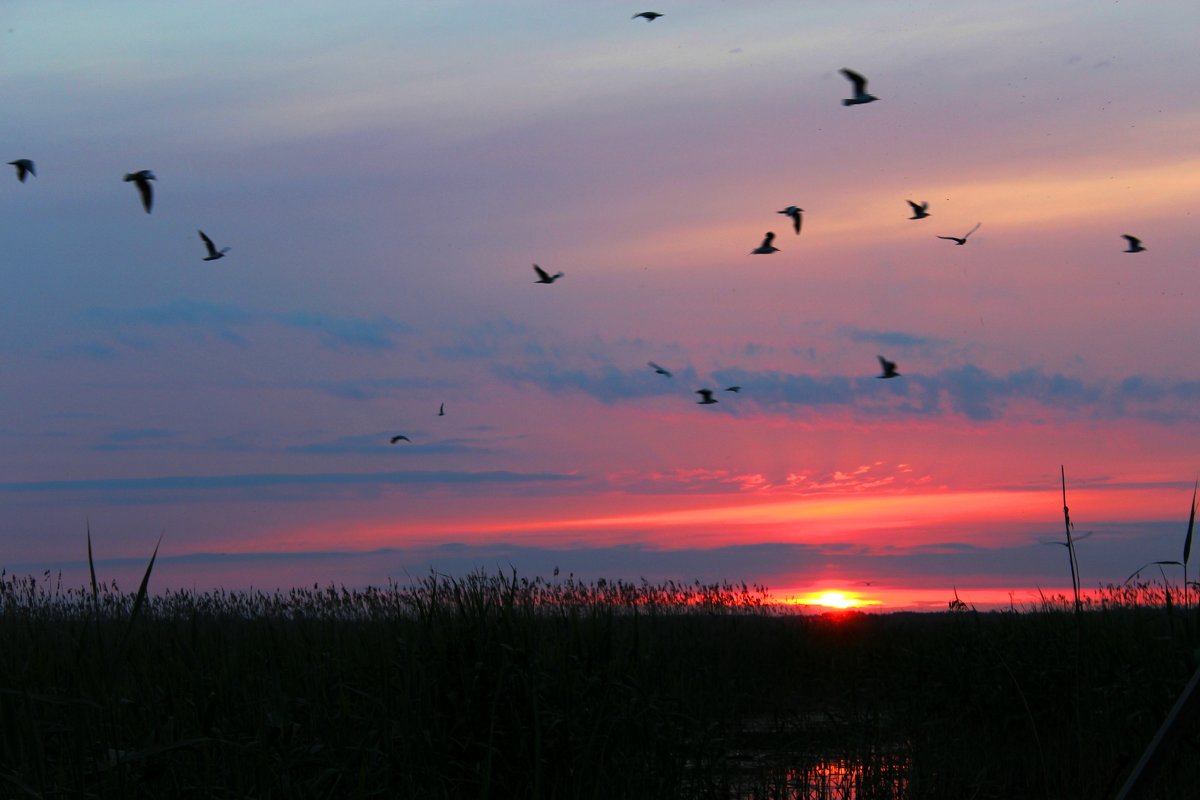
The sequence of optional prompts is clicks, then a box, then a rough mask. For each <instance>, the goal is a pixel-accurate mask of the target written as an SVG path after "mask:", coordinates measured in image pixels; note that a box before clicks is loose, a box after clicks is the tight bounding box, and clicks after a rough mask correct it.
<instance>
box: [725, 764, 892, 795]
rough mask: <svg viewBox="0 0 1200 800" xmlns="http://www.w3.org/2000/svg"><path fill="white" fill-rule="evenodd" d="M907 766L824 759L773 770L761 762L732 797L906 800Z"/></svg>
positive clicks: (750, 771)
mask: <svg viewBox="0 0 1200 800" xmlns="http://www.w3.org/2000/svg"><path fill="white" fill-rule="evenodd" d="M908 771H909V765H908V761H907V759H905V758H901V757H900V756H896V755H882V754H872V755H871V756H869V757H866V758H846V757H826V758H825V759H824V760H816V759H814V760H812V761H811V762H805V763H799V764H793V765H791V766H785V765H783V764H779V765H778V767H776V768H772V766H771V765H770V764H769V763H763V762H762V761H760V762H759V763H758V764H757V765H756V767H754V768H752V769H751V770H749V771H748V773H756V774H745V782H744V783H743V784H742V785H741V786H738V787H735V790H734V792H733V794H732V797H734V798H736V800H907V798H908V797H909V792H908Z"/></svg>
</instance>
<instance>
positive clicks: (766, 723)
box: [0, 574, 1200, 800]
mask: <svg viewBox="0 0 1200 800" xmlns="http://www.w3.org/2000/svg"><path fill="white" fill-rule="evenodd" d="M49 577H50V576H44V577H43V578H42V579H35V578H31V577H17V576H10V575H5V576H3V580H2V581H0V639H2V641H3V643H4V646H3V648H2V649H0V720H2V724H0V794H3V795H4V796H14V797H22V796H24V797H65V796H70V797H259V798H266V797H301V798H304V797H312V798H318V797H320V798H324V797H424V798H430V797H455V798H457V797H471V798H487V797H491V798H521V797H523V798H550V797H560V798H565V797H594V798H617V797H627V798H691V797H699V798H823V797H830V798H832V797H845V798H858V799H859V800H862V799H863V798H901V797H904V798H910V797H911V798H964V797H975V798H987V797H994V798H1002V797H1003V798H1011V797H1030V798H1038V797H1048V798H1051V797H1052V798H1065V797H1080V798H1085V797H1087V798H1091V797H1104V796H1105V795H1106V793H1110V792H1111V791H1112V790H1113V788H1114V786H1116V785H1119V782H1120V780H1121V779H1122V776H1123V775H1124V773H1125V772H1127V771H1128V769H1129V767H1130V766H1131V765H1132V762H1133V760H1134V759H1136V757H1137V756H1138V755H1139V754H1140V752H1141V750H1142V748H1143V747H1144V746H1145V744H1146V742H1148V741H1149V739H1150V738H1151V736H1152V735H1153V734H1154V732H1155V730H1156V728H1157V727H1158V725H1159V723H1160V722H1161V720H1162V719H1163V717H1164V715H1165V714H1166V712H1167V711H1168V709H1169V708H1170V707H1171V704H1172V703H1173V702H1174V699H1175V697H1176V696H1177V695H1178V693H1179V691H1180V689H1181V688H1182V687H1183V686H1184V684H1185V683H1186V682H1187V680H1188V678H1189V677H1190V675H1191V674H1192V672H1193V670H1194V669H1195V666H1196V657H1195V653H1196V649H1197V646H1198V645H1200V641H1198V636H1197V616H1196V612H1195V610H1194V609H1190V608H1185V607H1184V606H1182V605H1181V604H1180V603H1179V600H1180V598H1179V597H1178V596H1177V595H1176V593H1175V592H1174V590H1173V589H1172V587H1170V586H1166V587H1164V586H1161V585H1154V584H1138V585H1130V586H1124V587H1114V588H1111V589H1109V590H1107V591H1106V592H1102V593H1100V594H1099V595H1098V596H1095V597H1092V598H1090V599H1088V600H1086V602H1085V604H1084V610H1083V613H1082V614H1076V613H1075V611H1074V601H1073V598H1070V599H1068V598H1065V597H1059V598H1047V599H1045V601H1044V602H1043V604H1042V605H1041V606H1040V607H1037V608H1030V609H1025V610H1021V611H1019V612H1009V613H997V612H993V613H976V612H974V611H973V610H971V609H969V608H966V607H962V606H960V607H959V608H958V609H957V610H948V611H946V612H945V613H934V614H928V613H926V614H890V615H868V614H861V613H854V612H846V613H839V614H827V615H812V614H809V615H797V614H788V613H780V611H779V610H778V609H777V608H775V607H772V606H770V605H769V604H768V603H767V602H766V598H767V594H766V591H765V589H763V588H761V587H747V586H732V585H717V586H705V585H698V584H692V585H679V584H674V583H666V584H661V585H651V584H646V583H641V584H634V583H629V582H605V581H599V582H594V583H583V582H579V581H576V580H573V579H570V578H568V579H565V580H561V581H558V580H556V581H553V582H550V581H545V580H542V579H533V580H529V579H525V578H519V577H517V576H516V575H511V574H508V575H506V574H496V575H485V574H476V575H472V576H468V577H466V578H460V579H453V578H448V577H443V576H438V575H431V576H429V577H427V578H425V579H424V580H421V581H418V582H416V583H414V584H412V585H409V586H399V585H392V586H388V587H386V588H379V589H368V590H362V591H355V590H350V589H344V588H334V587H325V588H321V587H316V586H314V587H313V588H311V589H306V590H301V589H296V590H292V591H289V592H279V593H264V592H253V593H237V592H211V593H204V594H196V593H190V592H166V593H161V594H157V595H155V594H143V593H128V592H123V591H121V590H120V589H119V588H118V587H116V586H115V585H112V584H108V585H105V584H102V583H101V584H97V585H95V586H94V587H89V588H84V589H72V588H64V587H62V586H61V585H57V584H52V583H51V582H50V581H49ZM139 598H141V601H140V602H139ZM1195 743H1196V739H1195V737H1194V734H1189V736H1188V737H1187V738H1185V739H1184V744H1183V745H1182V747H1184V748H1192V749H1191V751H1189V752H1187V753H1186V754H1185V755H1186V756H1187V757H1176V758H1171V759H1169V760H1168V767H1167V769H1166V771H1165V772H1164V773H1163V775H1162V776H1161V778H1160V780H1159V785H1158V786H1157V788H1156V789H1155V791H1157V792H1158V794H1157V795H1152V796H1159V797H1170V796H1177V795H1173V794H1172V791H1171V788H1172V787H1177V786H1183V785H1192V786H1194V785H1196V782H1197V780H1200V768H1198V767H1197V765H1196V761H1195V759H1194V757H1192V756H1194V746H1195Z"/></svg>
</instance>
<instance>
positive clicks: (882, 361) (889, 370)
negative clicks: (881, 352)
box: [875, 356, 900, 378]
mask: <svg viewBox="0 0 1200 800" xmlns="http://www.w3.org/2000/svg"><path fill="white" fill-rule="evenodd" d="M876 358H878V359H879V366H880V367H882V368H883V374H882V375H876V376H875V377H876V378H898V377H900V373H899V372H896V362H895V361H888V360H887V359H886V358H884V357H883V356H876Z"/></svg>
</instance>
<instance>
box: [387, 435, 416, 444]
mask: <svg viewBox="0 0 1200 800" xmlns="http://www.w3.org/2000/svg"><path fill="white" fill-rule="evenodd" d="M411 441H412V439H410V438H408V437H407V436H405V435H403V434H399V433H398V434H396V435H395V436H393V437H392V438H391V443H392V444H395V443H396V442H411Z"/></svg>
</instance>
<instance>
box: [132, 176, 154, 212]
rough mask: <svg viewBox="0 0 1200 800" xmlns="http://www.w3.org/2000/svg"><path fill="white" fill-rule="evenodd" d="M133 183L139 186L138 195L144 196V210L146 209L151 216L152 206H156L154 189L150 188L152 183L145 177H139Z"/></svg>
mask: <svg viewBox="0 0 1200 800" xmlns="http://www.w3.org/2000/svg"><path fill="white" fill-rule="evenodd" d="M133 183H134V185H135V186H137V189H138V194H140V195H141V196H142V208H144V209H146V213H147V214H149V213H150V206H151V205H153V204H154V189H153V187H151V186H150V181H148V180H146V179H145V178H144V177H138V178H136V179H135V180H134V182H133Z"/></svg>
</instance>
